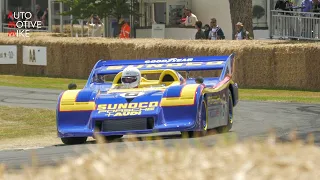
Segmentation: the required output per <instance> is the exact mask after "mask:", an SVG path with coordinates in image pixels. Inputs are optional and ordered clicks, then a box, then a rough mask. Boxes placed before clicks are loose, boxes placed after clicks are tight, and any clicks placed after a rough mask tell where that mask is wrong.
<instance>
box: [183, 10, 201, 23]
mask: <svg viewBox="0 0 320 180" xmlns="http://www.w3.org/2000/svg"><path fill="white" fill-rule="evenodd" d="M185 11H186V16H187V17H186V20H185V21H184V23H183V24H184V25H185V26H195V25H196V22H197V21H198V18H197V16H196V15H194V14H193V13H192V12H191V10H190V9H185Z"/></svg>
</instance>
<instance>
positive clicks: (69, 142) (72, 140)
mask: <svg viewBox="0 0 320 180" xmlns="http://www.w3.org/2000/svg"><path fill="white" fill-rule="evenodd" d="M61 141H62V142H63V144H66V145H75V144H84V143H85V142H86V141H87V137H67V138H61Z"/></svg>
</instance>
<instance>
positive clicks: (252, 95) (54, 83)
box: [0, 75, 320, 103]
mask: <svg viewBox="0 0 320 180" xmlns="http://www.w3.org/2000/svg"><path fill="white" fill-rule="evenodd" d="M69 83H76V84H77V86H78V88H82V87H84V85H85V83H86V80H84V79H65V78H47V77H28V76H12V75H0V84H1V85H2V86H14V87H25V88H47V89H57V90H64V89H67V87H68V84H69ZM239 96H240V100H249V101H277V102H298V103H320V92H312V91H300V90H274V89H240V90H239Z"/></svg>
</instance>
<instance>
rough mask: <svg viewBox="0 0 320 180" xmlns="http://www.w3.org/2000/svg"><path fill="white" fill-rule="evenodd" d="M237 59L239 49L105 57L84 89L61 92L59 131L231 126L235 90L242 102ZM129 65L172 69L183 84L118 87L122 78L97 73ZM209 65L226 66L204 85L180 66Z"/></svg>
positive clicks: (65, 134)
mask: <svg viewBox="0 0 320 180" xmlns="http://www.w3.org/2000/svg"><path fill="white" fill-rule="evenodd" d="M233 59H234V54H231V55H230V56H204V57H185V58H180V59H179V58H171V59H151V60H100V61H98V62H97V63H96V64H95V66H94V67H93V69H92V71H91V73H90V75H89V78H88V81H87V83H86V85H85V87H84V88H83V89H80V90H68V91H65V92H63V93H61V94H60V95H59V98H58V103H57V116H56V120H57V132H58V137H60V138H71V137H94V133H99V134H101V135H103V136H111V135H124V134H143V133H153V132H168V131H180V132H184V131H206V130H207V129H212V128H216V127H221V126H225V125H227V123H228V120H227V114H228V113H227V105H228V93H229V92H231V95H232V104H233V106H235V105H236V104H237V102H238V86H237V84H236V83H234V82H233V81H232V78H231V76H230V75H232V73H233V72H232V69H233ZM127 66H136V67H138V68H139V69H140V70H141V71H149V70H156V71H157V70H166V69H170V70H171V71H173V72H174V73H176V75H177V77H179V80H178V84H175V85H170V86H165V87H160V86H159V87H147V88H138V89H130V90H119V91H118V90H117V89H113V88H112V87H113V85H115V83H116V82H104V83H97V82H93V79H94V77H95V76H97V75H108V74H110V75H112V74H113V75H116V74H118V73H120V72H121V71H122V70H123V69H124V68H125V67H127ZM204 70H222V72H221V75H220V76H219V77H205V78H204V82H203V84H202V85H201V84H197V83H196V82H195V79H194V78H189V77H182V75H181V74H179V73H178V72H177V71H186V72H188V71H204ZM227 74H228V75H227ZM204 85H205V86H204ZM200 112H201V113H200Z"/></svg>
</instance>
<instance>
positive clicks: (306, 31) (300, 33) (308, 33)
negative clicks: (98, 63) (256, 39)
mask: <svg viewBox="0 0 320 180" xmlns="http://www.w3.org/2000/svg"><path fill="white" fill-rule="evenodd" d="M270 24H271V28H270V31H271V36H272V38H279V39H298V40H299V39H305V40H320V39H319V33H320V32H319V30H320V13H308V12H296V11H278V10H271V23H270Z"/></svg>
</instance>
